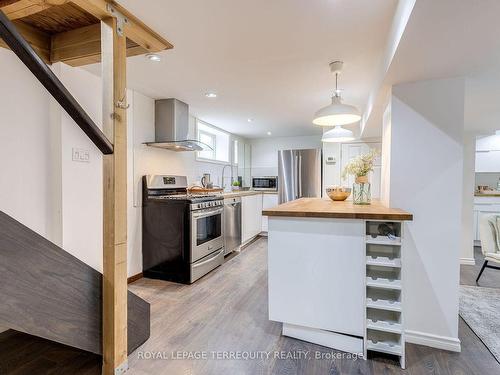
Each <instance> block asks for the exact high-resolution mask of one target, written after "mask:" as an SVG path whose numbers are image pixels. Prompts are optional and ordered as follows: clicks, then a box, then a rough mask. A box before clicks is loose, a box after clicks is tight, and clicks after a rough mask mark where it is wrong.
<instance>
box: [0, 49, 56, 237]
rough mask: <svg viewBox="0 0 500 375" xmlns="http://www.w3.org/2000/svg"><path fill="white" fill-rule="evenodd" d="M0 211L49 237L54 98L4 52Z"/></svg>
mask: <svg viewBox="0 0 500 375" xmlns="http://www.w3.org/2000/svg"><path fill="white" fill-rule="evenodd" d="M0 82H1V86H0V93H1V97H2V100H0V136H1V138H0V139H1V142H2V144H1V147H0V166H1V167H0V170H1V172H2V173H0V210H2V211H4V212H5V213H6V214H8V215H10V216H12V217H14V218H15V219H16V220H18V221H20V222H22V223H23V224H25V225H26V226H28V227H29V228H31V229H33V230H34V231H35V232H37V233H38V234H40V235H42V236H46V237H50V236H49V232H50V229H51V228H50V222H51V218H52V212H51V205H50V202H49V200H48V196H49V190H50V185H49V181H48V178H47V176H48V175H49V174H50V171H51V168H52V165H51V163H50V154H49V150H50V146H51V142H50V121H49V112H48V108H49V103H50V102H49V98H48V96H47V94H46V92H45V89H44V88H43V87H42V86H41V85H40V84H39V83H38V81H37V80H36V79H35V78H34V77H33V75H32V74H31V73H30V72H29V71H28V69H27V68H25V67H24V65H23V64H21V63H20V62H19V60H18V58H17V57H16V56H15V55H14V54H13V53H12V52H10V51H7V50H5V49H3V48H0Z"/></svg>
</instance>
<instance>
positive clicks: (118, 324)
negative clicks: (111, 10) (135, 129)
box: [101, 18, 127, 375]
mask: <svg viewBox="0 0 500 375" xmlns="http://www.w3.org/2000/svg"><path fill="white" fill-rule="evenodd" d="M101 38H102V39H101V48H102V79H103V107H102V114H103V129H104V133H105V134H106V135H107V136H108V137H110V138H111V139H112V140H113V144H114V153H113V155H105V156H103V183H104V186H103V194H104V195H103V210H104V213H103V235H104V238H103V245H104V249H103V374H104V375H112V374H115V371H117V370H122V369H123V370H126V367H127V112H126V109H125V102H126V95H127V88H126V59H127V56H126V38H125V36H121V35H119V33H118V26H117V20H116V18H108V19H104V20H102V21H101Z"/></svg>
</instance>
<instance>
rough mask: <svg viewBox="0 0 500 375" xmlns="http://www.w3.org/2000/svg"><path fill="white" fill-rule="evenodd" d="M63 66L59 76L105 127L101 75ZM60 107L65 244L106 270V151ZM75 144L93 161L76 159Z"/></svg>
mask: <svg viewBox="0 0 500 375" xmlns="http://www.w3.org/2000/svg"><path fill="white" fill-rule="evenodd" d="M59 69H60V73H59V79H60V80H61V81H62V82H63V84H64V85H65V86H66V87H67V88H68V90H69V91H70V93H71V94H72V95H73V96H74V97H75V99H76V100H77V101H78V103H80V105H81V106H82V107H83V109H84V110H85V111H86V112H87V114H88V115H89V116H90V117H91V118H92V120H93V121H94V122H95V123H96V124H97V125H98V126H99V127H101V124H102V110H101V98H102V94H101V92H102V88H101V80H100V78H99V77H97V76H95V75H93V74H91V73H89V72H87V71H85V70H83V69H78V68H77V69H75V68H72V67H70V66H68V65H65V64H60V68H59ZM59 108H61V107H59ZM60 111H61V117H60V118H61V142H60V155H61V165H62V179H61V184H62V186H61V192H62V247H63V248H64V249H65V250H66V251H67V252H69V253H70V254H73V255H74V256H76V257H77V258H79V259H80V260H82V261H83V262H85V263H86V264H88V265H90V266H92V267H93V268H94V269H96V270H98V271H102V154H101V152H100V151H99V150H98V149H97V147H95V146H94V144H93V143H92V142H91V141H90V140H89V139H88V137H87V136H86V135H85V133H83V131H82V130H81V129H80V128H79V127H78V125H76V123H75V122H74V121H73V120H72V119H71V117H69V115H68V114H67V113H66V112H65V111H64V110H62V109H60ZM73 148H79V149H84V150H88V151H89V154H90V159H89V162H88V163H82V162H77V161H73V160H72V157H73V155H72V151H73Z"/></svg>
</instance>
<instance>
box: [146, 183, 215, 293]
mask: <svg viewBox="0 0 500 375" xmlns="http://www.w3.org/2000/svg"><path fill="white" fill-rule="evenodd" d="M142 186H143V190H142V197H143V198H142V200H143V205H142V264H143V270H144V271H143V274H144V277H149V278H152V279H162V280H170V281H175V282H180V283H185V284H191V283H193V282H194V281H196V280H197V279H199V278H200V277H202V276H204V275H206V274H207V273H209V272H210V271H212V270H213V269H214V268H216V267H218V266H220V265H221V264H222V263H223V261H224V238H223V233H224V228H223V212H224V198H223V197H222V196H221V195H216V194H212V193H209V194H189V193H188V189H187V178H186V177H185V176H164V175H150V176H143V178H142Z"/></svg>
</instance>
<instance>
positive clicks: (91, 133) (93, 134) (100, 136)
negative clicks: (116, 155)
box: [0, 10, 113, 155]
mask: <svg viewBox="0 0 500 375" xmlns="http://www.w3.org/2000/svg"><path fill="white" fill-rule="evenodd" d="M0 37H2V38H3V40H4V41H5V43H6V44H7V45H8V46H9V48H10V49H11V50H12V51H13V52H14V53H15V54H16V55H17V57H19V59H20V60H21V61H22V62H23V63H24V65H26V66H27V67H28V69H29V70H30V71H31V72H32V73H33V74H34V75H35V77H36V78H37V79H38V80H39V81H40V83H41V84H42V85H43V86H44V87H45V88H46V89H47V91H48V92H49V93H50V94H51V95H52V96H53V97H54V99H55V100H57V102H58V103H59V104H60V105H61V107H63V108H64V110H65V111H66V112H67V113H68V115H70V117H71V118H72V119H73V120H74V121H75V122H76V123H77V125H78V126H79V127H80V128H81V129H82V130H83V132H84V133H85V134H86V135H87V136H88V137H89V138H90V140H91V141H92V142H93V143H94V144H95V145H96V147H97V148H98V149H99V150H101V152H102V153H103V154H105V155H109V154H112V153H113V145H112V144H111V142H110V141H109V140H108V138H107V137H106V136H105V135H104V133H103V132H102V131H101V129H99V127H98V126H97V125H96V124H95V123H94V122H93V121H92V119H91V118H90V116H89V115H88V114H87V113H86V112H85V111H84V109H83V108H82V107H81V106H80V104H78V102H77V101H76V99H75V98H74V97H73V96H72V95H71V94H70V92H69V91H68V90H67V89H66V87H64V85H63V84H62V82H61V81H60V80H59V78H57V77H56V75H55V74H54V73H53V72H52V70H50V68H49V67H48V66H47V65H46V64H45V63H44V62H43V60H42V59H41V58H40V57H39V56H38V55H37V54H36V52H35V51H34V50H33V48H32V47H31V46H30V45H29V43H28V42H26V40H25V39H24V38H23V36H22V35H21V34H20V33H19V32H18V31H17V29H16V27H15V26H14V24H13V23H12V22H11V21H10V20H9V19H8V18H7V16H6V15H5V14H4V13H3V12H2V11H1V10H0Z"/></svg>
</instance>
